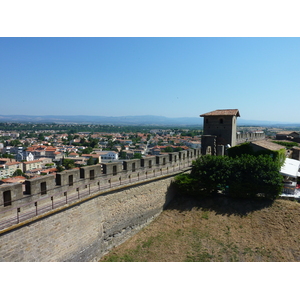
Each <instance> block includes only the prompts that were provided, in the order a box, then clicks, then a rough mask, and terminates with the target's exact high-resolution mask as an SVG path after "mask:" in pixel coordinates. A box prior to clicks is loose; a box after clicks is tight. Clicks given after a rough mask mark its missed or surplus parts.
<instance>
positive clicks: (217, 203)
mask: <svg viewBox="0 0 300 300" xmlns="http://www.w3.org/2000/svg"><path fill="white" fill-rule="evenodd" d="M171 193H172V194H173V198H172V199H171V200H170V201H169V202H168V203H167V204H166V205H165V207H164V209H165V210H177V211H179V212H184V211H190V210H192V209H195V208H196V209H202V210H205V211H214V212H215V213H216V214H220V215H227V216H230V215H237V216H241V217H242V216H247V215H248V214H249V213H251V212H254V211H258V210H261V209H263V208H266V207H270V206H272V204H273V203H274V201H273V200H268V199H253V200H252V199H250V200H249V199H233V198H229V197H227V196H223V195H217V196H213V197H200V196H199V197H196V196H186V195H181V194H179V193H178V192H177V191H176V188H175V187H174V186H171V187H170V194H171Z"/></svg>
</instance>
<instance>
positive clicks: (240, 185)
mask: <svg viewBox="0 0 300 300" xmlns="http://www.w3.org/2000/svg"><path fill="white" fill-rule="evenodd" d="M279 169H280V167H279V164H278V162H277V161H274V159H272V157H270V156H269V155H259V156H254V155H247V154H244V155H241V156H237V157H236V158H231V157H228V156H210V155H205V156H201V157H199V158H198V159H197V160H195V161H194V162H193V168H192V171H191V173H190V174H182V175H179V176H177V177H176V178H175V185H176V186H177V187H178V189H179V191H180V192H181V193H186V194H189V195H196V194H197V195H205V196H207V195H213V194H216V193H217V192H219V191H221V192H223V193H228V194H229V195H230V196H231V197H236V198H255V197H264V198H268V199H274V198H276V197H277V196H278V195H279V194H280V193H281V191H282V176H281V175H280V173H279Z"/></svg>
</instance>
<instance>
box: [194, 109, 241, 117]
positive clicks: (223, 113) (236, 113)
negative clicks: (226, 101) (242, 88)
mask: <svg viewBox="0 0 300 300" xmlns="http://www.w3.org/2000/svg"><path fill="white" fill-rule="evenodd" d="M209 116H237V117H240V112H239V110H238V109H217V110H214V111H211V112H208V113H206V114H202V115H200V117H209Z"/></svg>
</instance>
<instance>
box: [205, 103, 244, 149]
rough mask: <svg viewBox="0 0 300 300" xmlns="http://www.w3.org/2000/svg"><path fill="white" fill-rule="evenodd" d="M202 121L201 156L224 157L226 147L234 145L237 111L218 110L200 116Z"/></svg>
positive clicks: (238, 115) (238, 114)
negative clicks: (202, 118)
mask: <svg viewBox="0 0 300 300" xmlns="http://www.w3.org/2000/svg"><path fill="white" fill-rule="evenodd" d="M200 117H204V120H203V136H202V141H201V148H202V151H201V152H202V155H205V154H212V155H224V149H225V148H226V146H228V145H229V146H230V147H233V146H235V145H236V119H237V117H240V113H239V110H238V109H218V110H214V111H211V112H208V113H206V114H202V115H200Z"/></svg>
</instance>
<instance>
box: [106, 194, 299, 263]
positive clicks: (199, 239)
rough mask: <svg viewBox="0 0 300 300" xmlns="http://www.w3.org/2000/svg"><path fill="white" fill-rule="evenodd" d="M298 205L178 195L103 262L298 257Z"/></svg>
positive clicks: (283, 201)
mask: <svg viewBox="0 0 300 300" xmlns="http://www.w3.org/2000/svg"><path fill="white" fill-rule="evenodd" d="M299 222H300V204H299V203H296V202H292V201H287V200H276V201H274V202H270V201H269V202H268V201H261V200H256V201H234V200H231V199H226V198H222V197H220V198H214V199H202V200H197V199H192V198H183V197H178V199H177V200H175V201H173V202H172V203H171V204H170V205H169V206H168V208H167V209H166V210H165V211H163V212H162V213H161V215H160V216H159V217H157V218H156V219H155V220H154V221H153V222H152V223H151V224H150V225H149V226H147V227H146V228H144V229H143V230H141V231H140V232H139V233H138V234H136V235H135V236H134V237H132V238H131V239H129V240H128V241H126V242H125V243H123V244H122V245H120V246H119V247H116V248H114V249H113V250H112V251H111V252H110V253H109V254H107V255H106V256H104V257H103V258H102V259H101V261H140V262H141V261H142V262H168V261H169V262H182V261H211V262H229V261H239V262H248V261H249V262H250V261H252V262H256V261H257V262H266V261H272V262H279V261H285V262H295V261H300V231H299Z"/></svg>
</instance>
